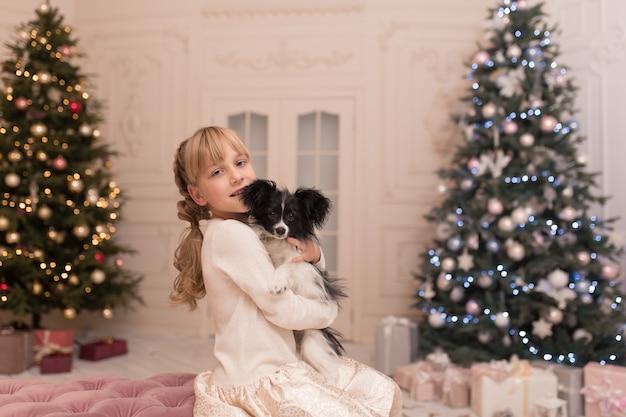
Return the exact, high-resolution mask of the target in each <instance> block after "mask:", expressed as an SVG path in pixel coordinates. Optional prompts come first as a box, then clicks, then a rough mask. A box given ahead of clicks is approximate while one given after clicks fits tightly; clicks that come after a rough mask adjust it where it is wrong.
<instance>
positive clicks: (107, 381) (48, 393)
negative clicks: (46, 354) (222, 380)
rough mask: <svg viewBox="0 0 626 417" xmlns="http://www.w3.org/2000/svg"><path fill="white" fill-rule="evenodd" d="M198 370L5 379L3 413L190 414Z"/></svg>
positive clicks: (50, 416)
mask: <svg viewBox="0 0 626 417" xmlns="http://www.w3.org/2000/svg"><path fill="white" fill-rule="evenodd" d="M195 376H196V375H195V374H188V373H170V374H161V375H156V376H154V377H151V378H148V379H143V380H132V379H128V378H123V377H118V376H92V377H87V378H81V379H76V380H74V381H70V382H63V383H54V382H47V381H42V380H38V379H3V380H0V417H66V416H67V417H191V416H192V414H193V404H194V393H193V380H194V378H195Z"/></svg>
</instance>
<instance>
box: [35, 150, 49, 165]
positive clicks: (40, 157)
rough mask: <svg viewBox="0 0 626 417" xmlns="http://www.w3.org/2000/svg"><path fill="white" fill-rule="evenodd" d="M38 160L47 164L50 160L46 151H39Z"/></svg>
mask: <svg viewBox="0 0 626 417" xmlns="http://www.w3.org/2000/svg"><path fill="white" fill-rule="evenodd" d="M36 158H37V160H38V161H40V162H46V161H47V160H48V154H47V153H45V152H44V151H37V155H36Z"/></svg>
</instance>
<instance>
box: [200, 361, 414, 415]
mask: <svg viewBox="0 0 626 417" xmlns="http://www.w3.org/2000/svg"><path fill="white" fill-rule="evenodd" d="M211 379H212V372H211V371H209V372H203V373H201V374H198V376H196V380H195V383H194V390H195V394H196V402H195V405H194V409H193V415H194V417H243V416H245V417H249V416H254V417H313V416H315V417H321V416H324V417H329V416H332V417H369V416H372V417H374V416H375V417H387V416H389V415H390V413H392V412H393V414H391V415H394V414H396V413H399V411H401V409H402V403H401V401H402V400H401V398H402V397H401V394H400V389H399V388H398V385H397V384H396V383H395V382H394V381H393V380H392V379H391V378H389V377H387V376H386V375H383V374H382V373H380V372H378V371H376V370H375V369H372V368H370V367H369V366H367V365H364V364H362V363H360V362H357V361H355V360H353V359H350V358H344V360H343V366H342V367H341V368H340V371H339V378H338V379H337V383H336V384H333V385H330V384H328V383H327V382H326V380H325V379H324V378H323V377H322V376H321V375H320V374H318V373H317V372H316V371H315V370H314V369H313V368H311V367H310V366H309V365H308V364H307V363H305V362H300V361H299V362H294V363H290V364H286V365H283V366H282V367H280V368H279V369H278V370H277V371H276V372H275V373H274V374H272V375H269V376H267V377H265V378H262V379H261V380H259V381H256V382H255V383H253V384H249V385H244V386H237V387H219V386H216V385H214V384H213V383H212V382H211Z"/></svg>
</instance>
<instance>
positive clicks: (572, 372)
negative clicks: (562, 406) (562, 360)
mask: <svg viewBox="0 0 626 417" xmlns="http://www.w3.org/2000/svg"><path fill="white" fill-rule="evenodd" d="M531 365H532V366H533V367H535V366H536V367H538V368H542V369H545V370H546V371H549V372H554V374H555V375H556V378H557V379H558V381H559V382H558V397H559V398H560V399H562V400H565V401H567V414H568V416H569V417H581V416H583V415H585V410H584V398H583V395H582V393H581V392H580V391H581V390H582V388H583V369H582V368H577V367H575V366H570V365H563V364H557V363H552V362H544V361H532V362H531Z"/></svg>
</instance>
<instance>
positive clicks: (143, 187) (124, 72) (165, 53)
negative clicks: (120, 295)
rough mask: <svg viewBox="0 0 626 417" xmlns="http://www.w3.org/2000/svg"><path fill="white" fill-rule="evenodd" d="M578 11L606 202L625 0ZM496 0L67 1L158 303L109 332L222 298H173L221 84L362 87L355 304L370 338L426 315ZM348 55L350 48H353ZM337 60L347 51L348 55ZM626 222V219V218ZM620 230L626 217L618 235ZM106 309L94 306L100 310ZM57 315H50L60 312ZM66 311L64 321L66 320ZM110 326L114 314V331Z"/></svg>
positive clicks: (22, 16)
mask: <svg viewBox="0 0 626 417" xmlns="http://www.w3.org/2000/svg"><path fill="white" fill-rule="evenodd" d="M435 3H436V4H435ZM548 3H549V4H548V6H547V8H546V10H547V11H548V12H549V13H550V14H551V16H552V19H553V20H555V21H557V22H558V23H559V25H560V26H561V28H562V32H563V33H562V36H561V37H560V39H559V40H558V42H559V43H560V44H561V46H562V61H563V63H565V64H566V65H567V66H568V67H570V68H571V69H572V74H574V76H575V77H576V79H577V82H578V85H579V86H580V88H581V89H580V91H579V95H578V103H579V107H580V109H581V114H580V116H579V121H580V124H581V126H582V129H583V132H584V133H585V134H586V136H587V137H588V141H587V142H586V143H585V145H584V149H583V152H585V153H586V154H587V155H588V158H589V167H590V170H591V171H602V173H603V175H602V176H601V177H600V190H599V191H600V192H601V193H603V194H607V195H611V196H613V199H612V200H610V201H609V203H608V205H607V206H606V207H605V208H604V210H603V212H601V213H598V214H599V215H601V216H603V217H605V218H606V217H612V216H622V215H624V214H625V213H624V207H626V186H625V185H624V178H626V164H624V161H623V159H624V158H625V157H626V141H624V140H623V138H624V137H625V136H626V126H625V124H624V123H623V119H624V116H623V115H622V114H621V111H622V109H624V108H626V106H625V104H626V103H624V100H626V98H625V97H626V94H625V93H626V81H625V80H624V78H623V76H621V74H623V73H626V71H625V70H626V60H625V56H626V38H625V36H626V35H625V34H624V30H623V29H624V24H623V20H620V19H621V16H624V15H625V12H626V2H623V1H622V0H567V1H566V0H550V1H549V2H548ZM37 4H38V2H37V1H33V0H23V1H21V2H15V1H13V0H0V39H6V38H7V37H8V36H9V33H10V30H9V29H10V28H11V27H12V26H13V25H14V24H15V23H17V22H21V21H23V20H29V19H30V18H32V16H33V9H34V7H35V6H36V5H37ZM495 4H496V1H495V0H493V1H492V0H473V1H471V2H468V1H463V0H448V1H446V2H433V1H430V0H326V1H319V0H317V1H304V0H301V1H288V0H272V1H264V2H259V1H255V0H237V1H233V0H220V1H216V0H204V1H203V0H193V1H192V0H186V1H180V2H172V1H166V0H133V1H122V0H108V1H96V0H63V1H61V0H56V1H54V0H53V1H52V5H53V6H59V7H60V8H61V11H62V13H63V14H64V15H65V16H66V23H68V24H70V25H72V26H73V27H74V29H75V33H76V34H77V35H78V37H79V39H80V45H81V47H82V49H83V51H84V52H86V53H87V55H88V59H87V60H86V61H85V62H84V63H82V66H83V68H84V69H85V70H86V71H87V72H89V73H94V74H96V75H97V77H96V78H93V79H92V82H93V84H94V87H93V88H94V91H93V95H95V96H96V97H98V98H100V99H104V100H105V101H106V103H107V105H108V106H107V109H106V114H105V120H106V122H105V126H104V132H105V136H106V138H107V140H109V141H110V142H112V143H113V146H114V147H115V148H116V149H119V150H120V151H121V152H122V153H123V156H122V157H120V158H118V160H116V161H115V162H116V165H115V167H114V171H115V172H116V173H117V175H119V178H118V182H119V183H120V185H121V187H122V190H123V191H124V192H125V194H126V195H128V196H130V198H131V200H130V201H129V203H128V204H127V206H126V207H125V210H124V218H125V220H124V222H123V225H122V226H121V227H119V234H118V238H119V239H121V240H123V241H124V242H125V243H128V244H130V245H131V246H133V247H135V248H136V249H138V251H139V254H138V256H136V257H135V258H133V259H131V260H129V261H127V265H128V266H129V267H131V268H134V269H137V270H139V271H142V272H143V273H144V274H145V276H146V280H145V282H144V285H143V287H142V291H143V295H144V297H145V299H146V301H147V304H146V306H145V307H143V308H140V309H138V310H137V311H136V312H131V313H129V314H121V313H119V314H118V315H117V317H116V319H115V320H113V321H108V322H105V321H103V320H101V319H99V318H98V317H93V316H84V317H81V318H79V319H78V320H77V321H76V322H75V323H74V325H78V326H84V327H89V326H94V327H96V328H98V329H101V331H110V332H116V331H127V330H132V331H140V332H150V333H155V332H168V333H180V334H183V333H184V334H203V333H206V331H207V330H206V329H207V323H206V321H207V315H206V312H205V310H204V308H205V307H206V306H204V305H202V306H201V309H200V311H197V312H195V313H188V312H186V310H185V309H184V308H179V309H176V310H172V309H171V308H170V307H169V306H168V301H167V294H168V293H169V291H170V288H171V282H172V280H173V277H174V276H175V273H174V271H173V268H172V266H171V257H172V254H173V251H174V248H175V247H176V244H177V242H178V235H179V232H180V230H181V228H182V226H183V225H182V224H181V222H180V221H178V220H177V218H176V211H175V203H176V200H177V191H176V189H175V188H174V185H173V180H172V174H171V160H172V153H173V150H174V148H175V146H176V145H177V144H178V143H179V142H180V141H181V140H182V139H184V138H185V137H186V136H188V135H189V134H191V133H192V132H193V131H194V130H195V129H196V128H197V127H199V126H200V125H201V124H206V123H210V122H212V114H213V113H212V112H213V106H214V104H215V100H216V97H217V96H221V97H226V96H228V95H232V96H236V97H238V98H241V97H244V98H245V97H250V98H257V97H268V96H271V97H275V98H276V97H292V98H294V97H295V98H298V97H311V96H315V95H317V96H323V97H330V96H333V95H334V96H336V97H343V98H345V97H347V98H348V99H349V100H350V101H351V102H352V103H354V111H355V114H354V120H355V132H354V134H355V138H356V142H357V144H358V146H356V147H355V149H354V159H355V160H356V162H355V163H354V166H353V167H350V172H351V173H352V175H353V178H351V179H350V181H351V183H352V184H353V186H354V192H353V195H354V196H355V198H354V200H353V201H352V204H353V207H351V208H350V213H352V215H351V218H352V219H353V222H354V224H355V227H354V232H353V234H352V235H351V236H350V237H349V238H350V242H351V244H352V245H353V253H352V255H351V259H349V263H350V268H351V271H352V275H353V279H354V284H356V285H353V288H352V289H351V298H352V299H353V303H352V305H351V306H350V308H349V309H348V311H345V312H343V313H342V314H346V315H348V318H349V320H350V321H351V322H352V323H353V329H352V331H351V332H350V335H351V337H352V338H353V339H355V340H371V338H372V335H373V333H372V332H373V328H374V326H375V324H376V323H377V322H378V321H379V320H380V319H381V318H382V317H383V316H385V315H387V314H398V315H399V314H402V315H404V314H407V315H414V314H415V312H413V311H412V310H411V308H410V305H411V304H412V298H411V297H412V295H413V292H414V282H413V279H412V275H411V272H412V271H413V270H415V269H416V268H417V266H418V265H419V259H418V256H419V254H420V253H421V250H422V247H423V245H425V244H427V243H428V242H429V241H430V236H431V235H432V226H431V225H428V224H426V223H425V222H424V220H423V215H424V214H425V213H426V212H427V211H428V210H429V209H430V207H432V205H433V204H436V201H437V195H436V191H435V184H436V178H435V176H434V171H435V170H436V169H437V168H438V167H440V166H442V165H444V164H447V163H448V161H449V159H450V155H451V150H452V149H453V146H454V143H455V141H456V140H458V135H457V133H456V131H455V126H454V125H452V124H451V123H450V121H449V119H448V113H449V111H450V108H451V107H453V106H454V105H455V104H456V103H457V99H458V97H459V96H460V95H462V94H463V92H464V91H463V90H462V89H463V86H464V84H463V76H464V75H465V67H464V66H463V62H465V60H466V59H467V58H469V56H470V54H471V53H472V52H473V51H474V48H475V45H476V42H477V41H479V40H480V39H481V35H482V25H483V22H484V21H485V18H486V17H487V8H489V7H492V6H495ZM337 57H339V58H337ZM333 58H334V59H335V60H334V61H333V60H332V59H333ZM625 231H626V219H624V218H623V219H621V220H620V221H619V223H618V232H619V233H621V234H622V235H623V234H624V232H625ZM619 233H618V234H619ZM91 319H93V321H92V322H91V323H89V321H90V320H91ZM56 320H57V319H56V318H55V319H54V320H49V322H50V323H53V322H54V321H56ZM61 325H62V321H61ZM102 329H103V330H102Z"/></svg>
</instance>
